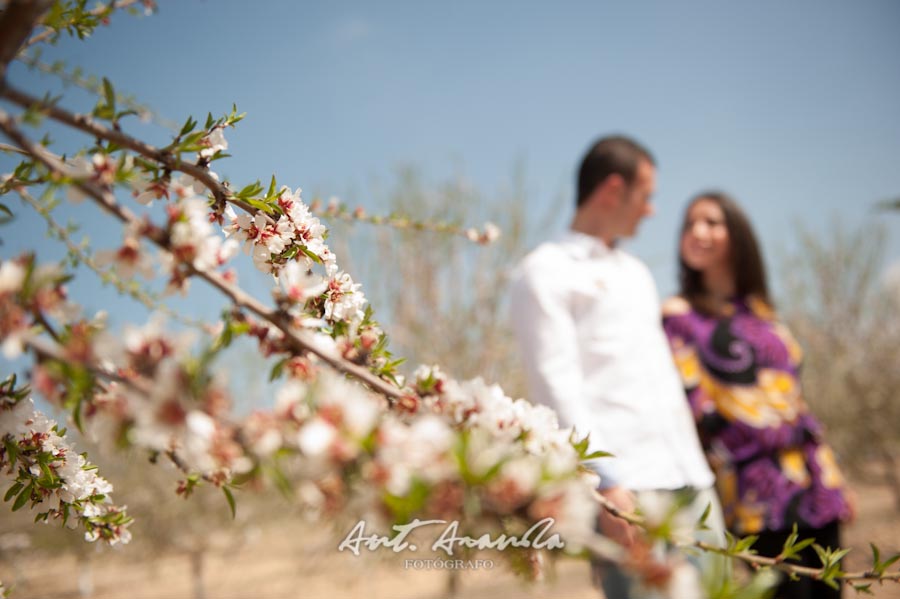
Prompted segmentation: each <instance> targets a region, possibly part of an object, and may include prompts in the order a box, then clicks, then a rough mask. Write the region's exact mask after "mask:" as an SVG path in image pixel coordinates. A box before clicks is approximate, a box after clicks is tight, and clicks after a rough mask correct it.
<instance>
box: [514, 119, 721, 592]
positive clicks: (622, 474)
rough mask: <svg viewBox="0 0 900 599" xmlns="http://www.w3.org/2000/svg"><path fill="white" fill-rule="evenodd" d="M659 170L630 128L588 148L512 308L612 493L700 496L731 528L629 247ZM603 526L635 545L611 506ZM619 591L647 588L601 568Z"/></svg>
mask: <svg viewBox="0 0 900 599" xmlns="http://www.w3.org/2000/svg"><path fill="white" fill-rule="evenodd" d="M655 187H656V169H655V163H654V160H653V157H652V156H651V154H650V152H648V151H647V150H646V149H645V148H643V147H642V146H641V145H639V144H638V143H637V142H635V141H633V140H631V139H628V138H626V137H621V136H615V137H607V138H604V139H601V140H599V141H598V142H596V143H595V144H594V145H593V147H591V148H590V150H589V151H588V152H587V154H586V155H585V157H584V159H583V161H582V163H581V168H580V170H579V173H578V198H577V207H576V213H575V218H574V220H573V221H572V224H571V226H570V230H569V231H567V232H565V233H564V234H563V235H562V236H561V237H559V238H557V239H555V240H553V241H550V242H546V243H544V244H542V245H540V246H539V247H538V248H537V249H535V250H534V251H532V252H531V253H530V254H528V256H526V257H525V259H524V260H523V261H522V263H521V264H520V265H519V268H518V269H517V271H516V274H515V276H514V280H513V284H512V297H511V301H512V316H513V324H514V328H515V330H516V335H517V340H518V343H519V346H520V350H521V353H522V356H523V358H524V361H525V367H526V373H527V377H528V386H529V392H530V397H531V398H532V401H537V402H541V403H544V404H546V405H548V406H550V407H552V408H554V409H555V410H556V411H557V413H558V415H559V419H560V424H561V426H565V427H568V426H574V427H575V429H576V431H578V433H579V434H582V435H584V434H590V440H591V450H597V449H600V450H603V451H608V452H611V453H612V454H614V456H615V458H605V459H603V460H600V461H598V462H597V463H596V464H595V465H594V467H595V468H596V469H597V472H598V473H599V474H600V477H601V486H600V490H601V493H602V494H603V495H605V496H606V497H607V499H609V500H610V501H611V502H612V503H613V504H615V505H616V506H618V507H619V508H620V509H623V510H626V511H629V512H631V511H634V509H635V508H636V507H637V505H638V504H639V503H640V498H641V496H644V497H645V498H646V500H647V501H648V502H649V501H650V497H649V495H653V497H654V498H655V499H654V502H655V503H657V504H658V503H659V500H660V495H661V496H662V499H663V501H667V500H671V501H675V500H676V497H681V496H683V493H681V491H683V490H688V491H693V492H695V493H696V500H695V501H694V502H693V505H692V508H693V509H694V510H695V511H696V512H697V516H698V517H699V515H700V514H702V512H703V510H704V509H705V507H706V506H707V505H709V504H710V503H711V504H712V508H713V509H712V510H711V517H710V519H709V520H708V524H711V525H712V526H713V528H716V529H718V531H719V532H718V533H716V534H714V535H713V540H715V538H716V536H717V535H720V534H721V530H722V524H721V515H720V511H719V509H718V501H717V500H716V498H715V494H714V492H713V491H711V487H712V485H713V475H712V472H711V471H710V469H709V467H708V466H707V463H706V459H705V457H704V455H703V452H702V450H701V447H700V442H699V440H698V438H697V434H696V429H695V427H694V422H693V419H692V417H691V414H690V409H689V407H688V403H687V399H686V398H685V395H684V391H683V389H682V385H681V380H680V378H679V375H678V373H677V371H676V369H675V366H674V363H673V360H672V356H671V354H670V353H669V346H668V343H667V341H666V338H665V334H664V332H663V330H662V325H661V315H660V305H659V297H658V293H657V290H656V286H655V284H654V282H653V278H652V276H651V275H650V272H649V270H648V269H647V267H646V266H644V264H643V263H641V262H640V261H639V260H638V259H637V258H635V257H633V256H631V255H630V254H628V253H626V252H625V251H623V250H621V249H620V248H619V247H618V242H619V241H620V240H622V239H625V238H629V237H632V236H634V235H635V233H636V232H637V229H638V225H639V224H640V222H641V220H643V219H644V218H645V217H648V216H651V215H652V214H653V204H652V203H651V202H650V198H651V196H652V195H653V193H654V191H655ZM598 524H599V527H600V530H601V531H602V532H603V533H604V534H606V535H607V536H609V537H611V538H612V539H613V540H615V541H617V542H619V543H620V544H622V545H623V546H625V547H626V548H627V547H631V546H632V544H633V543H634V541H635V534H636V531H635V530H634V529H633V528H632V527H631V526H629V525H628V524H627V523H625V521H624V520H621V519H619V518H616V517H613V516H612V515H611V514H609V513H608V512H607V511H606V510H601V515H600V520H599V522H598ZM597 569H599V570H601V572H600V574H601V578H602V582H601V584H602V586H603V589H604V591H605V593H606V595H607V597H609V598H610V599H620V598H626V599H627V598H628V597H637V596H641V595H640V592H641V589H640V588H639V585H638V584H637V583H636V582H635V581H633V580H631V579H630V578H629V577H628V576H627V575H626V574H625V573H623V572H622V571H621V570H619V569H618V568H617V567H614V566H612V565H606V566H603V565H598V566H597Z"/></svg>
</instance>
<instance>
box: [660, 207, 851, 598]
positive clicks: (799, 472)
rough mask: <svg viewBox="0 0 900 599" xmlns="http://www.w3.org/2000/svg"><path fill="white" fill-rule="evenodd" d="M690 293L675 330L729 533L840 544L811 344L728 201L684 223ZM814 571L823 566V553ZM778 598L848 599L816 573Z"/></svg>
mask: <svg viewBox="0 0 900 599" xmlns="http://www.w3.org/2000/svg"><path fill="white" fill-rule="evenodd" d="M679 249H680V273H679V282H680V287H681V290H680V295H679V296H678V297H675V298H671V299H670V300H668V301H667V302H666V303H665V306H664V309H663V312H664V314H663V316H664V320H663V323H664V326H665V330H666V333H667V335H668V336H669V342H670V344H671V347H672V351H673V353H674V355H675V361H676V363H677V365H678V369H679V371H680V373H681V376H682V379H683V381H684V384H685V387H686V389H687V392H688V399H689V401H690V404H691V409H692V411H693V414H694V417H695V420H696V422H697V427H698V431H699V434H700V439H701V441H702V443H703V447H704V450H705V452H706V456H707V459H708V460H709V462H710V464H711V466H712V467H713V470H714V471H715V473H716V486H717V488H718V491H719V496H720V498H721V501H722V507H723V509H724V512H725V521H726V524H727V525H728V527H729V529H730V530H731V531H732V532H733V533H735V534H737V535H741V536H746V535H751V534H753V535H759V539H758V540H757V542H756V543H755V544H754V546H753V548H754V549H755V550H756V551H757V552H759V553H760V554H761V555H768V556H776V555H778V554H779V553H781V550H782V547H783V545H784V541H785V539H786V538H787V537H788V535H789V534H790V533H791V530H792V527H793V526H794V525H795V524H796V525H797V526H798V528H799V531H800V537H801V538H808V537H815V539H816V543H817V544H819V545H821V546H823V547H829V546H830V547H832V548H836V547H838V546H839V544H840V543H839V522H840V521H842V520H846V519H849V518H850V516H851V509H850V506H849V504H848V502H847V496H846V493H845V489H844V482H843V479H842V477H841V474H840V472H839V471H838V468H837V466H836V464H835V459H834V455H833V454H832V452H831V449H830V448H829V447H828V445H826V444H825V443H824V441H823V438H822V427H821V425H820V424H819V422H818V421H817V420H816V419H815V418H814V417H813V416H812V415H811V414H810V413H809V411H808V409H807V406H806V403H805V402H804V401H803V397H802V393H801V389H800V380H799V372H798V371H799V366H800V359H801V352H800V347H799V346H798V344H797V343H796V341H795V340H794V339H793V338H792V337H791V334H790V332H789V331H788V330H787V328H786V327H785V326H784V325H783V324H782V323H780V322H779V321H778V320H777V318H776V315H775V312H774V310H773V307H772V302H771V301H770V300H769V294H768V290H767V285H766V275H765V269H764V266H763V261H762V257H761V255H760V251H759V246H758V244H757V241H756V236H755V235H754V233H753V229H752V228H751V226H750V223H749V221H748V220H747V217H746V216H745V215H744V213H743V211H742V210H741V209H740V208H739V207H738V206H737V204H736V203H735V202H734V201H733V200H732V199H730V198H729V197H728V196H727V195H725V194H722V193H719V192H709V193H703V194H700V195H698V196H697V197H696V198H694V200H693V201H692V202H691V203H690V205H689V206H688V209H687V211H686V213H685V217H684V222H683V225H682V228H681V241H680V244H679ZM802 559H803V564H804V565H809V566H813V567H816V566H819V565H820V561H819V560H818V558H817V556H816V554H815V552H814V550H813V549H812V547H809V548H807V549H806V550H805V551H804V552H803V553H802ZM776 596H777V597H790V598H791V599H798V598H800V599H802V598H804V597H809V598H812V597H816V598H819V597H834V598H839V597H840V591H839V590H835V589H832V588H830V587H828V586H827V585H825V584H824V583H822V582H818V581H814V580H811V579H808V578H804V579H801V580H799V581H790V580H786V581H784V582H783V583H782V585H781V586H780V587H779V588H778V592H777V595H776Z"/></svg>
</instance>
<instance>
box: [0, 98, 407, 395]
mask: <svg viewBox="0 0 900 599" xmlns="http://www.w3.org/2000/svg"><path fill="white" fill-rule="evenodd" d="M0 129H2V130H3V132H4V133H5V134H6V135H7V136H8V137H9V138H10V139H11V140H13V141H14V142H15V143H16V144H18V145H19V147H21V148H22V149H24V150H25V151H27V152H28V153H29V154H30V155H32V156H34V157H35V158H36V159H37V160H38V161H40V162H41V163H42V164H43V165H44V166H46V167H47V168H48V169H49V170H50V171H51V173H52V174H53V175H54V176H58V177H64V176H66V168H65V165H64V164H63V162H62V161H61V160H60V159H59V158H58V157H57V156H55V155H54V154H53V153H51V152H50V151H48V150H47V149H45V148H44V147H43V146H40V145H38V144H35V143H34V142H32V141H31V140H30V139H28V137H26V136H25V135H24V134H23V133H22V132H21V131H19V129H18V128H17V127H16V125H15V123H14V122H13V120H12V118H10V117H9V115H7V114H6V113H5V112H3V111H0ZM73 185H74V186H75V187H77V188H78V189H80V190H81V191H82V192H83V193H84V194H85V195H87V196H88V197H90V198H92V199H93V200H94V201H96V202H97V203H98V204H99V205H100V206H101V207H103V208H104V209H105V210H106V211H107V212H109V213H110V214H112V215H113V216H115V217H116V218H118V219H119V220H120V221H122V222H123V223H126V224H130V225H134V226H135V229H138V230H140V231H141V234H142V235H143V236H144V237H146V238H147V239H149V240H150V241H152V242H153V243H154V244H156V245H157V246H159V247H160V248H162V249H164V250H166V251H169V252H171V250H172V248H171V244H170V242H169V239H168V236H167V235H166V233H165V232H164V231H163V230H162V229H160V228H158V227H154V226H147V225H146V224H145V223H141V221H140V220H139V219H138V218H137V216H135V215H134V214H133V213H132V212H131V211H130V210H128V209H127V208H125V207H124V206H121V205H120V204H118V202H116V198H115V196H114V195H113V193H112V192H111V191H109V190H108V189H104V188H102V187H99V186H97V185H95V184H93V183H91V182H88V181H74V182H73ZM185 266H186V268H188V270H189V272H190V273H191V274H192V275H195V276H197V277H200V278H201V279H203V280H205V281H206V282H207V283H209V284H210V285H212V286H213V287H215V288H216V289H218V290H219V291H220V292H222V293H223V294H224V295H225V296H226V297H228V299H230V300H231V302H232V303H233V304H234V305H235V306H237V307H238V308H243V309H246V310H249V311H250V312H253V313H254V314H256V315H257V316H259V317H260V318H263V319H264V320H266V321H268V322H270V323H271V324H272V325H274V326H275V327H276V328H278V329H279V330H280V331H282V333H284V335H285V338H286V339H287V340H288V341H289V342H290V344H291V345H292V346H293V348H294V350H295V351H298V352H301V353H311V354H313V355H315V356H318V357H319V358H320V359H321V360H322V361H324V362H325V363H326V364H328V365H329V366H331V367H332V368H334V369H336V370H337V371H339V372H343V373H344V374H348V375H350V376H353V377H354V378H356V379H357V380H359V381H361V382H363V383H365V384H366V385H368V386H369V387H371V388H372V389H374V390H375V391H377V392H378V393H381V394H382V395H384V396H385V397H387V398H388V399H394V400H397V399H401V398H402V397H403V393H402V392H401V391H400V389H398V388H397V387H395V386H393V385H392V384H390V383H388V382H387V381H384V380H383V379H381V378H379V377H377V376H375V375H374V374H372V373H371V372H369V370H368V369H366V368H364V367H362V366H359V365H357V364H355V363H353V362H351V361H349V360H346V359H344V358H343V357H341V356H339V355H336V354H334V353H331V352H329V351H326V350H324V349H322V348H320V347H317V346H316V344H315V343H314V342H313V341H312V340H310V339H309V338H308V335H306V334H304V333H302V332H300V331H297V330H295V329H294V328H293V327H291V325H290V323H289V321H288V320H287V319H286V318H285V317H284V316H283V315H282V314H281V313H279V312H277V311H276V310H273V309H272V308H269V307H267V306H265V305H264V304H262V303H261V302H260V301H258V300H257V299H256V298H254V297H253V296H251V295H249V294H248V293H246V292H245V291H244V290H243V289H241V288H239V287H237V286H235V285H232V284H231V283H229V282H228V281H226V280H225V278H224V277H223V276H222V275H220V274H219V273H217V272H215V271H212V270H198V269H196V268H194V266H193V265H191V264H185Z"/></svg>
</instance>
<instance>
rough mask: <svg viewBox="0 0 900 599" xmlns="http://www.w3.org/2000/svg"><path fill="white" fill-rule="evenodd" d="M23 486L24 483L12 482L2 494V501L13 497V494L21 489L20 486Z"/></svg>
mask: <svg viewBox="0 0 900 599" xmlns="http://www.w3.org/2000/svg"><path fill="white" fill-rule="evenodd" d="M24 486H25V485H23V484H22V483H20V482H16V483H14V484H13V486H11V487H10V488H9V491H7V492H6V495H4V496H3V501H9V500H10V499H12V498H13V497H15V495H16V494H17V493H18V492H19V491H21V490H22V487H24Z"/></svg>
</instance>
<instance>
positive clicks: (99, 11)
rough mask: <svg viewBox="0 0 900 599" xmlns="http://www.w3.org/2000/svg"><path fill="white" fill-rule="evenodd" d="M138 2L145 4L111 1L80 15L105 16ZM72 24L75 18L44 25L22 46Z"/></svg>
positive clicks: (133, 1) (135, 2) (41, 39)
mask: <svg viewBox="0 0 900 599" xmlns="http://www.w3.org/2000/svg"><path fill="white" fill-rule="evenodd" d="M138 2H142V3H143V4H147V2H146V0H119V1H118V2H112V3H110V4H109V5H106V6H102V5H101V6H98V7H97V8H95V9H94V10H91V11H88V12H87V13H85V15H82V17H84V16H91V17H106V16H108V15H109V14H111V13H112V12H113V11H115V10H118V9H121V8H127V7H128V6H131V5H132V4H137V3H138ZM153 4H154V3H152V2H151V3H150V6H152V5H153ZM48 5H49V3H48ZM74 24H75V19H70V20H69V21H67V22H65V23H62V24H61V25H60V27H45V28H44V31H42V32H40V33H38V34H35V35H34V36H32V37H31V38H30V39H29V40H28V41H27V42H26V43H25V44H24V45H23V46H22V47H23V48H28V47H30V46H33V45H34V44H37V43H40V42H42V41H44V40H46V39H47V38H49V37H51V36H52V35H53V34H54V33H58V32H59V30H60V29H63V28H65V27H70V26H72V25H74ZM29 29H30V28H29Z"/></svg>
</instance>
